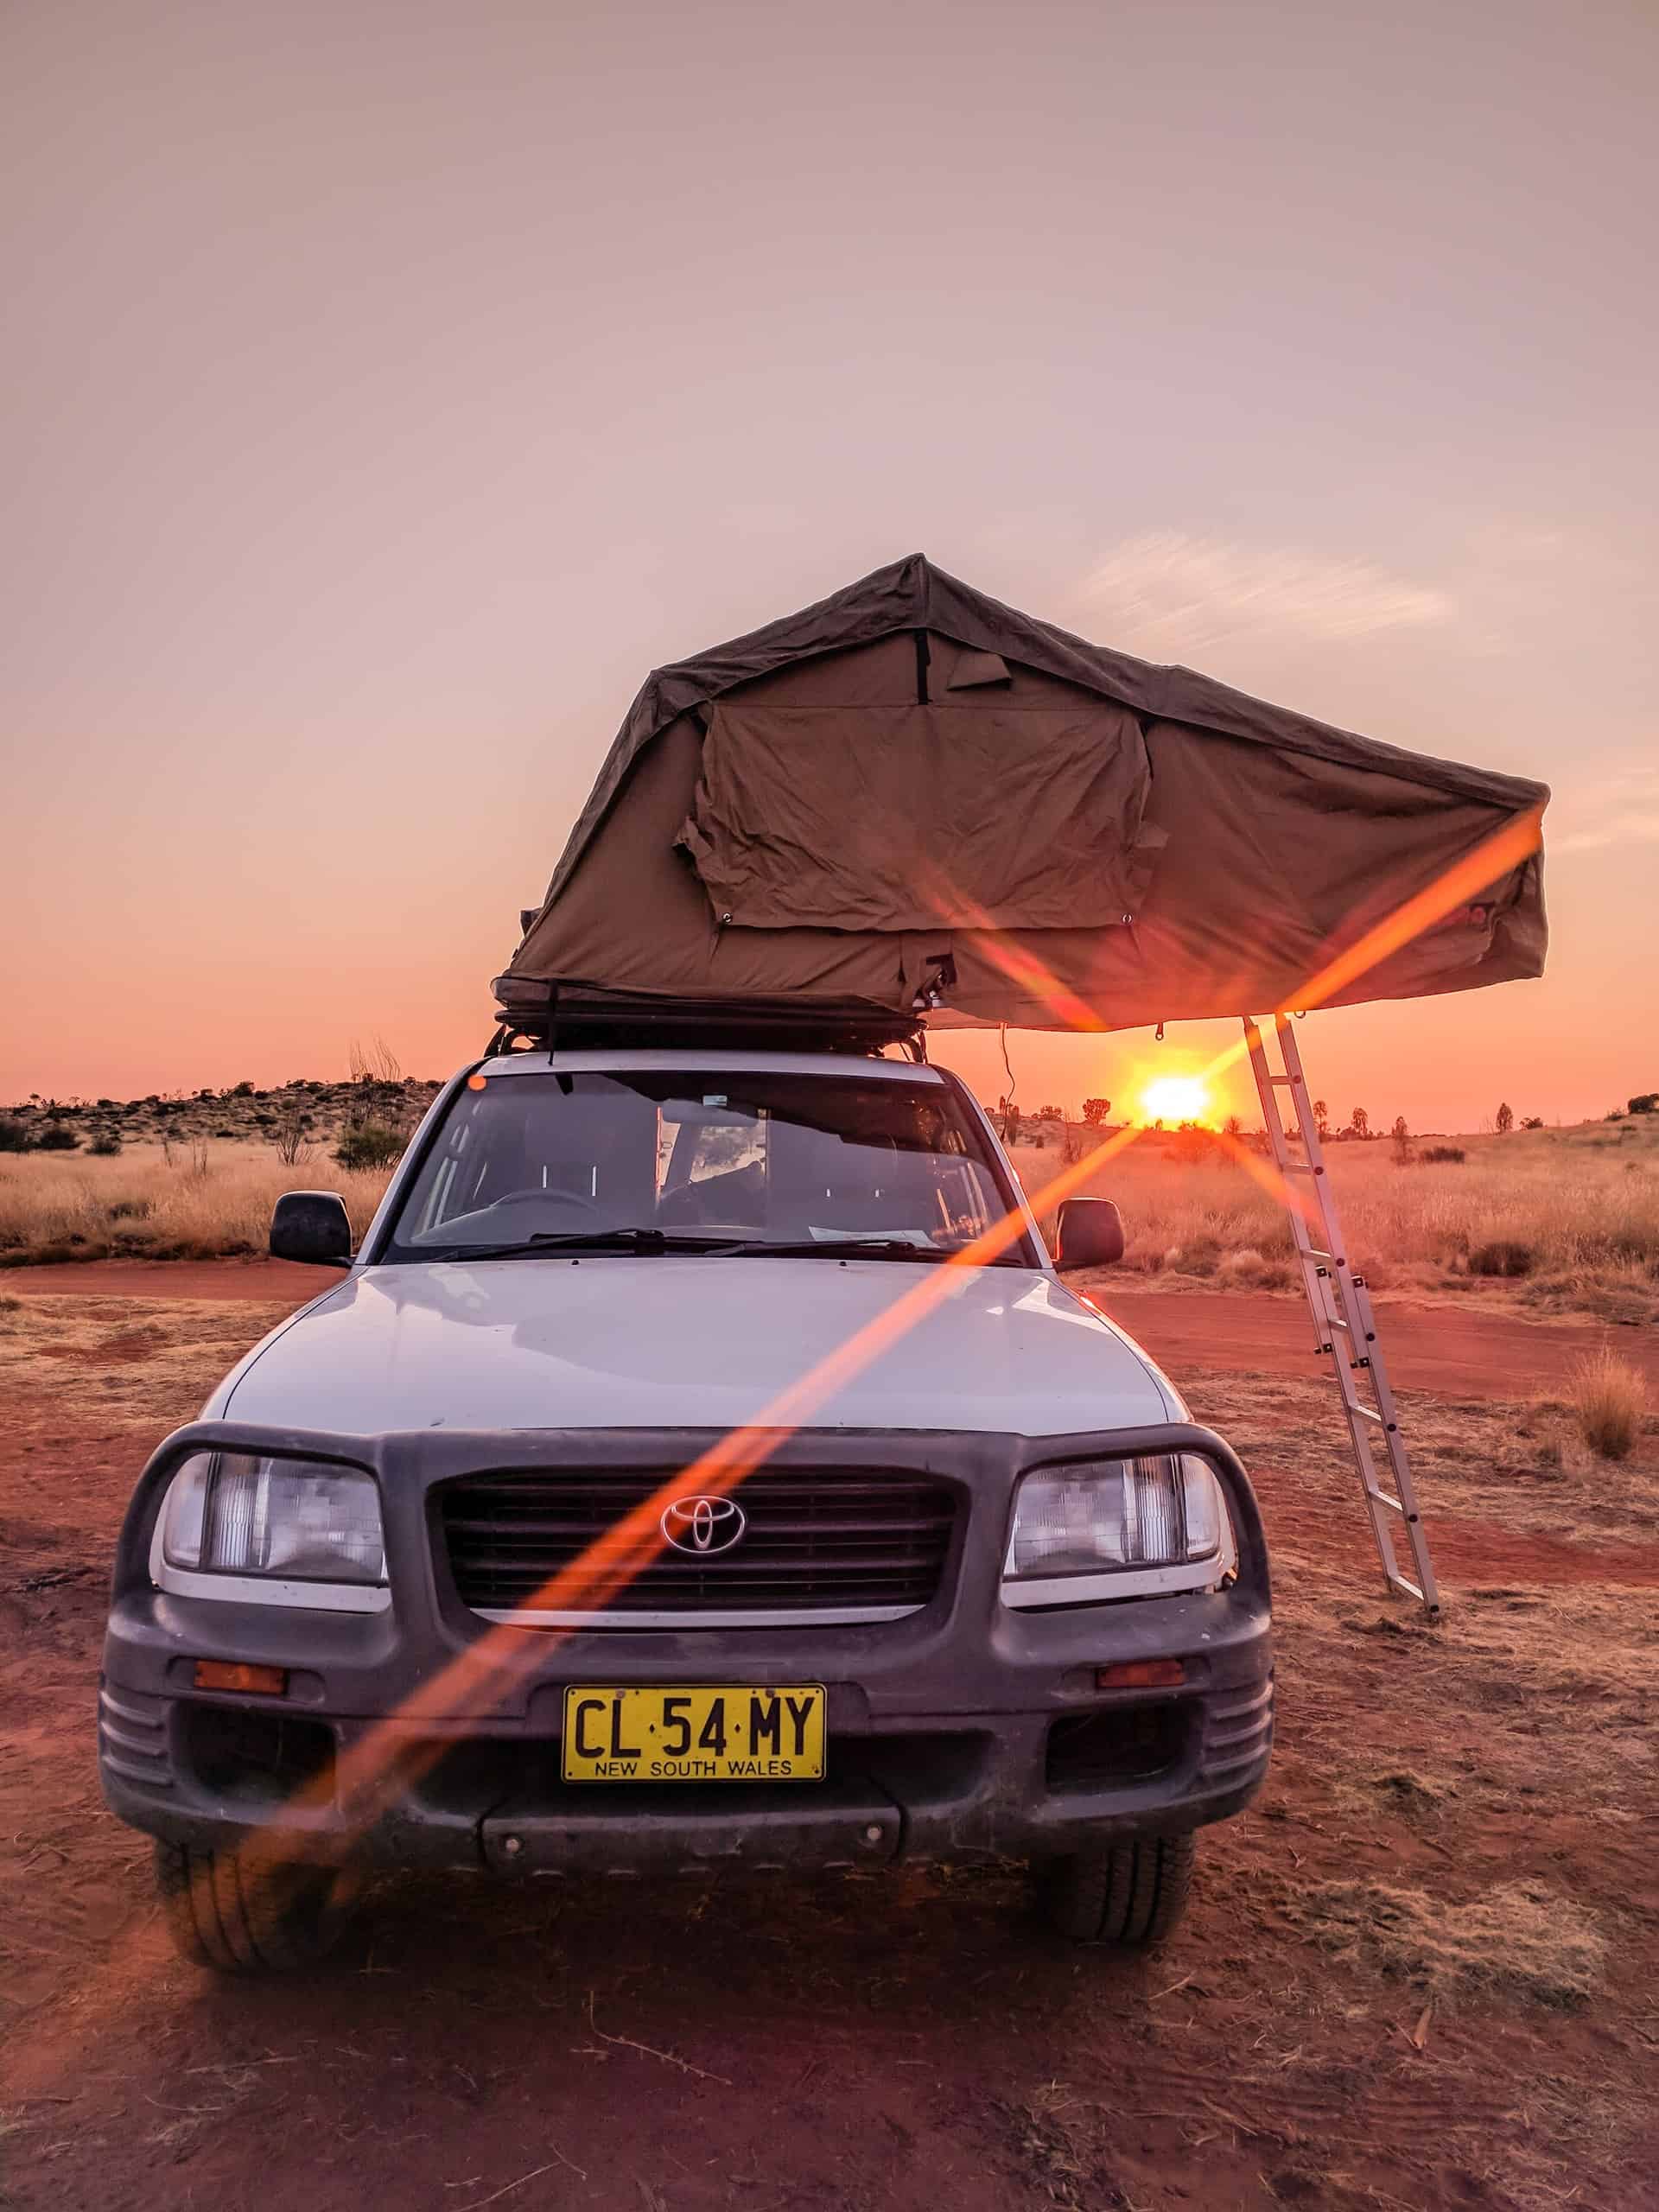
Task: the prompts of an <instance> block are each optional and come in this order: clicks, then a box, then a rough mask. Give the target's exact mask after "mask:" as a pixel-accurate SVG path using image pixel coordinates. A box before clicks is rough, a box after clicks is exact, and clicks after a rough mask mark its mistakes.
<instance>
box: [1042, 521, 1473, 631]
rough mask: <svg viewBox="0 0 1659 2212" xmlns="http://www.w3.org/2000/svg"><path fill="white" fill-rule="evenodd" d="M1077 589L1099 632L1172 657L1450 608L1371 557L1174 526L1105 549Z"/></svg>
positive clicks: (1433, 615) (1365, 627)
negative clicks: (1241, 640)
mask: <svg viewBox="0 0 1659 2212" xmlns="http://www.w3.org/2000/svg"><path fill="white" fill-rule="evenodd" d="M1079 596H1080V598H1081V600H1082V601H1083V603H1084V605H1085V606H1086V607H1087V608H1088V610H1089V613H1090V616H1091V617H1095V618H1097V620H1098V625H1099V632H1098V633H1099V634H1109V635H1110V636H1112V638H1113V639H1115V640H1116V641H1117V642H1119V643H1122V644H1123V645H1128V646H1129V647H1130V648H1131V649H1134V650H1138V651H1140V652H1144V653H1147V654H1149V655H1152V656H1153V657H1154V658H1159V657H1170V658H1179V659H1188V658H1191V657H1192V654H1193V653H1194V652H1195V651H1202V650H1204V649H1205V647H1207V646H1211V645H1215V644H1217V642H1218V641H1220V640H1222V639H1230V638H1237V637H1242V636H1247V635H1255V636H1260V635H1263V634H1266V633H1271V634H1273V635H1274V636H1275V637H1280V638H1282V637H1285V636H1287V635H1289V636H1294V637H1300V638H1303V639H1317V640H1319V641H1320V642H1322V643H1329V642H1337V643H1351V642H1352V641H1353V640H1354V639H1359V638H1368V637H1372V636H1374V635H1376V633H1377V632H1380V631H1385V630H1399V629H1404V628H1408V627H1416V626H1422V625H1424V624H1428V623H1439V622H1446V621H1448V620H1450V619H1451V618H1452V613H1454V611H1455V610H1454V607H1453V603H1452V601H1451V599H1450V598H1448V597H1447V595H1446V594H1445V593H1444V592H1440V591H1436V590H1433V589H1432V588H1429V587H1427V586H1426V585H1423V584H1418V583H1414V582H1411V580H1410V579H1409V578H1408V577H1404V576H1397V575H1391V574H1390V573H1389V570H1388V569H1382V568H1378V567H1377V566H1376V563H1373V562H1370V561H1363V560H1345V561H1344V560H1328V559H1322V558H1321V557H1319V556H1317V555H1313V554H1307V553H1299V552H1295V551H1294V550H1290V549H1288V548H1285V547H1272V546H1254V545H1247V544H1241V543H1236V542H1235V541H1232V540H1230V539H1227V538H1222V537H1198V536H1194V535H1192V534H1190V533H1188V532H1186V531H1178V530H1154V531H1146V532H1144V533H1143V534H1142V535H1141V536H1140V537H1131V538H1128V539H1126V540H1125V541H1124V542H1123V543H1122V544H1121V545H1118V546H1116V547H1114V548H1113V550H1112V551H1111V552H1110V553H1109V555H1108V556H1107V557H1106V558H1105V560H1103V562H1101V563H1099V565H1098V566H1097V567H1096V568H1095V569H1093V571H1092V572H1091V573H1090V575H1088V576H1087V577H1085V578H1084V582H1083V584H1082V587H1081V590H1080V594H1079ZM1108 626H1109V628H1108Z"/></svg>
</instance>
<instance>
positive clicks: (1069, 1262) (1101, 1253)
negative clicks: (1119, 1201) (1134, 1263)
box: [1054, 1198, 1123, 1268]
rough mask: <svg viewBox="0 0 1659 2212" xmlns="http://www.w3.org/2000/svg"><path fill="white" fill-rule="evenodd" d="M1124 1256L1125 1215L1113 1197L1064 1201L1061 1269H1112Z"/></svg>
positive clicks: (1058, 1243)
mask: <svg viewBox="0 0 1659 2212" xmlns="http://www.w3.org/2000/svg"><path fill="white" fill-rule="evenodd" d="M1122 1256H1123V1217H1122V1214H1120V1213H1119V1211H1118V1210H1117V1208H1116V1206H1115V1205H1113V1204H1112V1202H1111V1200H1110V1199H1109V1198H1066V1199H1064V1200H1063V1201H1062V1203H1061V1205H1060V1225H1059V1234H1058V1236H1057V1238H1056V1239H1055V1252H1054V1264H1055V1266H1056V1267H1057V1268H1109V1267H1113V1266H1115V1265H1116V1262H1118V1261H1119V1260H1121V1259H1122Z"/></svg>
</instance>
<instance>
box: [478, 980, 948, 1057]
mask: <svg viewBox="0 0 1659 2212" xmlns="http://www.w3.org/2000/svg"><path fill="white" fill-rule="evenodd" d="M537 995H538V996H539V995H540V994H539V993H538V994H537ZM514 1001H515V1002H514V1004H513V1005H512V1006H510V1007H508V1006H503V1007H500V1008H499V1027H497V1030H496V1033H495V1035H494V1036H493V1038H492V1039H491V1040H490V1043H489V1045H488V1046H487V1047H486V1058H495V1057H496V1056H498V1055H499V1054H500V1053H503V1052H523V1051H525V1050H527V1049H531V1048H538V1049H541V1050H544V1051H547V1052H556V1051H561V1050H563V1051H573V1050H585V1049H588V1048H590V1047H593V1046H606V1045H656V1046H689V1047H694V1048H696V1047H705V1046H706V1047H707V1048H708V1049H709V1050H710V1051H715V1052H746V1051H758V1052H779V1051H787V1052H849V1053H862V1054H869V1053H873V1052H880V1051H881V1050H882V1049H883V1047H884V1046H888V1045H903V1046H906V1048H907V1049H908V1051H909V1052H910V1053H911V1055H912V1058H915V1059H925V1058H926V1057H927V1047H926V1041H925V1026H924V1023H923V1021H922V1020H921V1017H920V1016H919V1015H918V1014H914V1013H903V1012H900V1011H899V1010H898V1009H897V1008H895V1007H888V1006H880V1005H878V1004H877V1003H876V1002H875V1001H874V1000H873V999H812V998H803V997H799V996H787V997H785V996H779V997H763V996H757V997H753V998H747V999H739V998H669V997H665V996H658V995H656V994H655V993H653V992H649V991H616V990H606V989H604V988H601V987H599V986H597V985H594V984H587V983H552V984H550V985H548V986H546V988H545V995H544V997H542V1001H541V1003H540V1004H537V1003H536V1002H535V999H534V998H532V997H531V995H530V994H528V993H525V994H524V996H523V997H522V998H521V997H520V995H519V993H518V992H515V993H514Z"/></svg>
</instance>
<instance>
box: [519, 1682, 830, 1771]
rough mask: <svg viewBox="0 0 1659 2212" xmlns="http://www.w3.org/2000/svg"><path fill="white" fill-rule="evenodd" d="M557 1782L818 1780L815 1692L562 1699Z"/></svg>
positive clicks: (580, 1689) (599, 1694) (625, 1692)
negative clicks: (560, 1770) (560, 1771)
mask: <svg viewBox="0 0 1659 2212" xmlns="http://www.w3.org/2000/svg"><path fill="white" fill-rule="evenodd" d="M563 1774H564V1778H565V1780H566V1781H567V1782H821V1781H822V1780H823V1686H822V1684H820V1683H817V1682H806V1683H799V1682H797V1683H794V1684H792V1685H791V1686H788V1687H786V1688H776V1689H771V1688H768V1689H751V1688H747V1687H738V1686H735V1685H727V1686H721V1685H709V1684H702V1683H699V1684H696V1685H687V1684H685V1683H683V1682H681V1683H670V1684H665V1685H664V1686H663V1687H661V1688H657V1687H653V1688H650V1689H601V1688H594V1687H593V1686H591V1685H589V1684H578V1685H575V1686H573V1687H571V1688H567V1690H566V1691H565V1693H564V1745H563Z"/></svg>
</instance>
